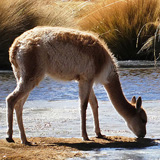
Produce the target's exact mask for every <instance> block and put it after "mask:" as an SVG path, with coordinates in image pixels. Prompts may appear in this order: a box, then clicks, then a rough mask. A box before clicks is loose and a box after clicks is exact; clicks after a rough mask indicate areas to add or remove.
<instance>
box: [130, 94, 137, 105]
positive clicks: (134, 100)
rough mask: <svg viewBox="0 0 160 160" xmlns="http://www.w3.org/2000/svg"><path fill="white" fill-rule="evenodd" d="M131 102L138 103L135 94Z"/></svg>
mask: <svg viewBox="0 0 160 160" xmlns="http://www.w3.org/2000/svg"><path fill="white" fill-rule="evenodd" d="M131 103H132V104H136V97H135V96H133V97H132V100H131Z"/></svg>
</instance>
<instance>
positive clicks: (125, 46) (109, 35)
mask: <svg viewBox="0 0 160 160" xmlns="http://www.w3.org/2000/svg"><path fill="white" fill-rule="evenodd" d="M159 14H160V7H159V0H108V1H102V2H101V3H98V4H94V5H92V7H90V10H89V11H88V12H86V13H84V15H83V16H82V18H81V19H79V25H80V26H81V27H82V29H85V30H92V31H94V32H97V33H98V34H99V35H100V37H102V38H103V39H104V40H105V41H106V43H107V44H108V46H109V48H111V50H112V51H113V53H114V54H115V55H116V57H117V58H118V59H120V60H124V59H141V58H143V59H144V58H145V57H138V56H140V55H137V54H136V53H137V51H138V50H139V48H140V47H141V43H143V42H144V41H145V40H146V39H147V38H148V37H149V36H151V35H153V33H154V32H155V27H153V26H152V27H148V28H147V29H146V30H144V31H143V32H142V33H141V37H140V40H139V42H140V44H139V48H136V39H137V35H138V32H139V31H140V29H141V28H142V26H143V25H144V24H146V23H148V22H153V21H156V19H157V18H158V17H159Z"/></svg>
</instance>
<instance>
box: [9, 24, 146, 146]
mask: <svg viewBox="0 0 160 160" xmlns="http://www.w3.org/2000/svg"><path fill="white" fill-rule="evenodd" d="M9 59H10V62H11V64H12V68H13V72H14V75H15V77H16V80H17V87H16V88H15V90H14V91H13V92H12V93H10V94H9V95H8V97H7V98H6V105H7V116H8V132H7V133H8V138H7V141H8V142H14V140H13V139H12V135H13V110H14V109H15V111H16V116H17V121H18V126H19V129H20V134H21V140H22V143H23V144H29V142H28V141H27V138H26V135H25V131H24V127H23V119H22V110H23V105H24V103H25V101H26V99H27V97H28V95H29V93H30V91H31V90H32V89H33V88H34V87H35V86H36V85H38V84H39V82H40V81H41V80H42V79H43V78H44V76H45V75H49V76H51V77H53V78H55V79H59V80H64V81H71V80H77V81H78V82H79V97H80V107H81V127H82V137H83V139H84V140H89V138H88V135H87V131H86V109H87V104H88V102H89V103H90V105H91V107H92V111H93V115H94V123H95V132H96V135H97V136H98V137H103V135H102V134H101V131H100V127H99V119H98V103H97V99H96V96H95V94H94V91H93V88H92V86H93V83H94V82H95V83H101V84H102V85H104V88H105V89H106V91H107V93H108V95H109V97H110V100H111V102H112V104H113V106H114V107H115V108H116V110H117V111H118V113H119V114H120V115H121V116H122V117H123V118H124V119H125V121H126V122H127V125H128V127H129V128H130V129H131V130H132V132H133V133H134V134H135V135H136V136H137V137H144V136H145V135H146V123H147V115H146V113H145V111H144V109H143V108H142V100H141V97H139V98H138V100H137V101H136V99H135V97H133V98H132V100H131V102H129V101H128V100H127V99H126V98H125V96H124V94H123V91H122V88H121V84H120V81H119V76H118V73H117V67H116V62H115V59H114V57H113V56H112V53H111V52H110V51H109V49H108V48H107V46H106V45H105V44H104V43H103V42H102V41H101V40H100V39H98V38H97V36H95V35H93V34H90V33H86V32H81V31H78V30H74V29H66V28H61V27H36V28H34V29H31V30H29V31H26V32H25V33H23V34H22V35H21V36H19V37H18V38H16V39H15V41H14V42H13V44H12V46H11V48H10V50H9Z"/></svg>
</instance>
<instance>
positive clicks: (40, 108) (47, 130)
mask: <svg viewBox="0 0 160 160" xmlns="http://www.w3.org/2000/svg"><path fill="white" fill-rule="evenodd" d="M120 65H121V66H123V68H121V67H120V68H119V74H120V81H121V84H122V88H123V90H124V94H125V95H126V97H127V99H129V100H130V99H131V98H132V96H136V97H138V96H142V99H143V107H144V108H145V110H146V111H147V114H148V124H147V136H146V137H147V138H154V139H159V138H160V116H159V115H160V96H159V95H160V68H159V67H157V68H155V67H153V65H151V64H150V63H149V62H147V63H146V62H143V63H142V62H121V63H120ZM137 67H138V68H137ZM15 86H16V82H15V78H14V76H13V74H12V72H9V71H1V72H0V138H5V137H6V117H5V115H6V109H5V98H6V96H7V95H8V94H9V93H10V92H12V91H13V89H14V88H15ZM94 90H95V93H96V95H97V98H98V101H99V106H100V108H99V114H100V125H101V130H102V133H103V134H105V135H110V136H116V135H117V136H128V137H134V135H133V134H132V133H131V132H130V131H129V129H128V128H127V127H126V125H125V123H124V121H123V119H122V118H121V117H120V116H119V115H118V113H117V112H116V111H115V110H114V108H113V107H112V105H111V103H110V102H109V100H108V97H107V94H106V92H105V90H104V88H103V86H101V85H95V86H94ZM23 115H24V125H25V128H26V134H27V136H28V137H31V136H54V137H80V115H79V101H78V83H76V82H74V81H72V82H56V81H53V80H52V79H51V78H49V77H46V78H45V79H44V80H43V81H42V82H41V83H40V85H39V86H38V87H36V88H35V89H34V90H33V91H32V92H31V94H30V96H29V98H28V100H27V102H26V103H25V106H24V113H23ZM93 127H94V126H93V119H92V113H91V111H90V108H89V109H88V111H87V130H88V134H89V136H94V130H93ZM14 137H19V130H18V127H17V122H16V120H15V118H14ZM106 157H107V159H140V160H145V159H160V146H155V147H148V148H143V149H101V150H96V151H95V150H94V151H90V152H89V154H88V157H83V158H85V159H106Z"/></svg>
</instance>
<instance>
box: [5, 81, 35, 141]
mask: <svg viewBox="0 0 160 160" xmlns="http://www.w3.org/2000/svg"><path fill="white" fill-rule="evenodd" d="M34 86H35V85H34V84H33V83H32V81H25V80H19V83H17V87H16V89H15V90H14V91H13V92H12V93H11V94H10V95H9V96H8V97H7V98H6V105H7V110H8V111H7V117H8V132H7V134H8V138H6V140H7V141H8V142H14V141H13V139H12V135H13V110H14V108H15V109H16V114H17V120H18V124H19V125H20V126H19V127H20V132H21V135H22V143H27V140H26V136H25V132H24V128H23V125H22V121H21V119H22V117H21V116H22V109H23V104H24V102H25V100H26V99H27V97H28V94H29V92H30V91H31V90H32V89H33V88H34ZM19 109H20V111H18V110H19ZM20 121H21V122H20Z"/></svg>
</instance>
